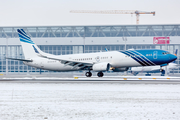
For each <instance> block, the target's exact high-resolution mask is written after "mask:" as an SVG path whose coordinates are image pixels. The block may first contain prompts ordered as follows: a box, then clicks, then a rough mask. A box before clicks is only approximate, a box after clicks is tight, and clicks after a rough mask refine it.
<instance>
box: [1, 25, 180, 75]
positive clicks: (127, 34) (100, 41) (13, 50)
mask: <svg viewBox="0 0 180 120" xmlns="http://www.w3.org/2000/svg"><path fill="white" fill-rule="evenodd" d="M19 28H22V29H24V30H25V31H26V33H27V34H28V35H29V36H31V38H32V40H33V41H34V42H35V43H36V44H37V45H38V46H39V47H40V49H41V50H42V51H44V52H47V53H51V54H55V55H64V54H77V53H91V52H100V51H102V52H104V51H105V48H107V49H108V50H109V51H114V50H117V51H120V50H125V49H163V50H168V51H169V52H170V53H174V51H175V50H176V49H178V54H177V56H178V59H177V60H176V63H177V64H180V53H179V50H180V24H169V25H167V24H165V25H102V26H16V27H0V73H1V74H4V73H6V69H7V66H8V72H9V73H27V72H29V73H36V72H37V73H39V72H47V73H48V72H50V71H46V70H40V69H36V68H32V67H29V66H26V65H24V64H23V62H21V61H14V60H6V59H5V57H7V56H8V57H13V58H24V55H23V51H22V48H21V44H20V41H19V36H18V34H17V29H19ZM6 48H8V49H6ZM7 61H8V62H7ZM171 72H173V73H180V69H175V70H173V71H171Z"/></svg>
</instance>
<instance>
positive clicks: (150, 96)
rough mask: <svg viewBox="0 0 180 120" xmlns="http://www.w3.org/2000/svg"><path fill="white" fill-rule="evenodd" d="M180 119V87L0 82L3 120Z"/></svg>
mask: <svg viewBox="0 0 180 120" xmlns="http://www.w3.org/2000/svg"><path fill="white" fill-rule="evenodd" d="M44 119H45V120H47V119H48V120H68V119H73V120H109V119H111V120H179V119H180V84H120V83H20V82H19V83H13V82H12V83H10V82H7V83H6V82H1V83H0V120H44Z"/></svg>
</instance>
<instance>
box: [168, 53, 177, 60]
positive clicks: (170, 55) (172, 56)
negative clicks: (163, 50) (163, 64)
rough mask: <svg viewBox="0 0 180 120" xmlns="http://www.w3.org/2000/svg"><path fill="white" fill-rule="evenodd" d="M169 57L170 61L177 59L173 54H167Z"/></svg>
mask: <svg viewBox="0 0 180 120" xmlns="http://www.w3.org/2000/svg"><path fill="white" fill-rule="evenodd" d="M169 58H170V60H171V61H174V60H176V59H177V56H175V55H173V54H169Z"/></svg>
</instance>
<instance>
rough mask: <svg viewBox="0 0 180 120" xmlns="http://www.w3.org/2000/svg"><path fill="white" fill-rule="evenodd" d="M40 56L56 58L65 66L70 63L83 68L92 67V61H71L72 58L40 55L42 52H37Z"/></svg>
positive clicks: (74, 66)
mask: <svg viewBox="0 0 180 120" xmlns="http://www.w3.org/2000/svg"><path fill="white" fill-rule="evenodd" d="M39 56H40V57H43V58H48V59H51V60H58V61H60V62H61V63H62V64H64V65H65V66H66V65H70V66H72V67H73V68H72V69H74V68H77V67H79V68H80V69H85V68H88V67H92V66H93V63H92V62H82V61H81V62H80V61H73V60H65V59H60V58H58V57H55V56H47V55H42V54H39Z"/></svg>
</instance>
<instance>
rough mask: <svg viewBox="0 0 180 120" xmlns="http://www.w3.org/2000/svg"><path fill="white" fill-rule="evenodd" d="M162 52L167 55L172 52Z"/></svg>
mask: <svg viewBox="0 0 180 120" xmlns="http://www.w3.org/2000/svg"><path fill="white" fill-rule="evenodd" d="M162 54H164V55H167V54H170V53H169V52H163V53H162Z"/></svg>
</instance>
